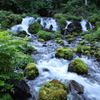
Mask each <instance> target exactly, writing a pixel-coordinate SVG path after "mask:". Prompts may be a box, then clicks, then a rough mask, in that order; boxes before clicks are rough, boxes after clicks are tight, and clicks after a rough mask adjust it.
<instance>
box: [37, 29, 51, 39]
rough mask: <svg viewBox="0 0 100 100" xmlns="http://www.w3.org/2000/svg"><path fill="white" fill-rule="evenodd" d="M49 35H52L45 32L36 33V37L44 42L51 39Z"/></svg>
mask: <svg viewBox="0 0 100 100" xmlns="http://www.w3.org/2000/svg"><path fill="white" fill-rule="evenodd" d="M51 34H52V33H51V32H46V31H43V30H41V31H39V32H38V33H37V36H38V37H39V38H41V39H44V40H45V41H46V40H50V39H51Z"/></svg>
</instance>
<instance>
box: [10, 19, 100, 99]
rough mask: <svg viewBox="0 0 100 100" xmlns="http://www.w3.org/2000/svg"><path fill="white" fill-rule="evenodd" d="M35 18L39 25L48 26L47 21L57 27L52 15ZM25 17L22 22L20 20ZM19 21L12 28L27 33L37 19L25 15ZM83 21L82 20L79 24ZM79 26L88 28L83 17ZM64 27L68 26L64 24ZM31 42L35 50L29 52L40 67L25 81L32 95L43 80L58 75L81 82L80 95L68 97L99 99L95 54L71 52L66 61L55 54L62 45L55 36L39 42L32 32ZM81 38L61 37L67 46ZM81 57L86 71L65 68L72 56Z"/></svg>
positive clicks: (99, 86) (58, 77) (71, 45)
mask: <svg viewBox="0 0 100 100" xmlns="http://www.w3.org/2000/svg"><path fill="white" fill-rule="evenodd" d="M37 20H41V25H42V26H43V25H44V24H45V26H43V27H44V28H45V29H47V28H49V27H50V25H52V26H54V27H53V31H54V30H55V31H56V30H58V29H59V25H58V24H57V23H56V22H55V20H54V19H52V18H49V19H48V20H47V19H46V20H44V21H43V18H38V19H37ZM23 21H25V22H26V23H25V22H23ZM23 21H22V23H21V24H19V25H16V26H14V27H12V30H13V31H18V27H19V29H20V28H21V30H25V31H26V32H27V34H30V33H29V32H28V30H27V29H28V27H29V25H30V24H31V23H33V22H34V21H36V20H35V19H34V18H31V17H27V18H26V19H25V18H24V19H23ZM67 22H68V24H70V23H71V22H69V21H66V23H67ZM82 23H83V24H82ZM81 25H83V26H82V28H83V29H82V30H85V31H87V28H86V26H85V20H84V21H83V22H82V21H81ZM65 28H67V26H65ZM31 39H32V40H31V42H30V44H31V45H32V46H33V47H34V48H35V49H36V50H37V51H35V52H33V53H32V55H31V56H32V57H33V58H34V61H35V63H36V65H37V68H38V70H39V73H40V74H39V76H38V77H37V78H36V79H34V80H28V81H27V84H28V85H29V86H30V91H31V94H32V96H33V97H35V98H36V97H37V95H38V90H39V88H40V87H41V86H42V85H43V84H44V83H45V82H46V81H51V80H52V79H58V80H59V81H61V82H63V83H65V84H67V83H68V82H69V81H70V80H75V81H76V82H78V83H80V84H81V85H83V86H84V94H83V96H81V95H78V96H79V97H78V98H75V97H74V96H73V95H71V94H69V95H68V100H100V80H99V79H100V67H99V66H100V65H99V62H97V61H96V59H95V58H93V57H92V56H91V57H87V56H84V55H81V56H78V55H76V54H74V58H73V59H72V60H71V61H69V60H65V59H62V58H56V57H55V52H56V49H57V48H59V47H61V45H60V44H58V43H57V42H56V40H49V41H45V42H39V41H38V40H37V36H36V35H31ZM80 40H81V39H80V37H79V36H78V37H76V40H75V41H73V42H72V43H70V44H69V43H68V42H67V40H66V39H63V42H64V46H67V47H70V48H71V49H73V48H75V46H76V44H77V42H79V41H80ZM76 58H80V59H82V60H83V61H84V62H85V63H86V65H87V66H88V68H89V71H88V75H77V74H75V73H72V72H68V71H67V69H68V65H69V63H70V62H72V61H73V60H74V59H76Z"/></svg>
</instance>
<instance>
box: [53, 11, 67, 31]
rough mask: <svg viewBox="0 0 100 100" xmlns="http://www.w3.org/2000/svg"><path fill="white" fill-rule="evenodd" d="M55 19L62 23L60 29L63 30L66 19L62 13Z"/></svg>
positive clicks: (55, 16) (56, 15)
mask: <svg viewBox="0 0 100 100" xmlns="http://www.w3.org/2000/svg"><path fill="white" fill-rule="evenodd" d="M54 18H55V19H56V21H57V22H58V23H60V28H61V29H63V28H64V27H65V26H66V17H65V16H64V15H63V14H62V13H57V14H55V15H54Z"/></svg>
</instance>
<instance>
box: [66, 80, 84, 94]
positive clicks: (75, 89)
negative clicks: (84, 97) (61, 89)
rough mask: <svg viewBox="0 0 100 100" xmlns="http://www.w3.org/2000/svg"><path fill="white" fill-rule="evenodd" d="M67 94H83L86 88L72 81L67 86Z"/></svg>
mask: <svg viewBox="0 0 100 100" xmlns="http://www.w3.org/2000/svg"><path fill="white" fill-rule="evenodd" d="M67 92H68V93H71V94H82V93H84V87H83V86H82V85H81V84H79V83H78V82H76V81H74V80H71V81H70V82H69V84H68V86H67Z"/></svg>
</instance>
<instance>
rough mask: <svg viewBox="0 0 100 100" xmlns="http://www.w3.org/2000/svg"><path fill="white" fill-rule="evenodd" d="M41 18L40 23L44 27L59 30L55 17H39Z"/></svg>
mask: <svg viewBox="0 0 100 100" xmlns="http://www.w3.org/2000/svg"><path fill="white" fill-rule="evenodd" d="M38 19H39V20H40V24H41V25H42V27H43V28H44V29H48V30H51V31H57V30H59V26H58V23H57V22H56V20H55V19H54V18H38Z"/></svg>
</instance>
